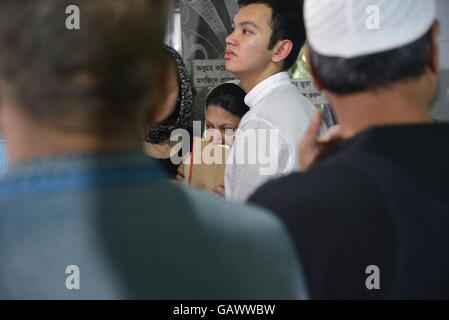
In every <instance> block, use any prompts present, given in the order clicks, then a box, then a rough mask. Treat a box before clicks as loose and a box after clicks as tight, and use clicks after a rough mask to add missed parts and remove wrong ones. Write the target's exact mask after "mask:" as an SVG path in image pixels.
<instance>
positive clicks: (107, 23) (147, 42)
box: [0, 0, 167, 136]
mask: <svg viewBox="0 0 449 320" xmlns="http://www.w3.org/2000/svg"><path fill="white" fill-rule="evenodd" d="M69 5H77V6H78V7H79V8H80V11H81V28H80V30H68V29H66V27H65V26H66V19H67V18H68V15H67V14H66V7H67V6H69ZM166 9H167V8H166V4H165V3H164V2H163V1H156V0H95V1H91V0H73V1H72V0H71V1H65V0H39V1H35V0H21V1H15V0H2V1H0V92H2V98H3V99H2V101H1V103H0V110H2V111H3V109H5V108H15V109H17V110H20V112H21V114H24V115H26V116H27V117H29V118H30V119H33V121H35V122H39V123H42V124H45V126H51V127H53V128H55V129H56V130H69V131H71V132H82V133H85V134H92V135H95V136H99V135H104V136H111V135H118V134H121V133H122V132H125V131H126V130H128V129H129V128H135V127H137V126H141V127H142V129H143V118H144V117H143V114H144V113H145V112H147V111H148V104H149V100H150V95H151V93H152V89H153V87H154V82H155V81H154V80H155V77H156V74H157V72H158V70H159V64H160V60H161V57H162V52H163V48H162V46H161V45H159V44H160V43H162V41H163V36H164V32H165V25H166V13H167V10H166ZM5 97H7V98H5ZM139 118H140V119H139Z"/></svg>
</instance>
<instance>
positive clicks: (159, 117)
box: [144, 45, 193, 144]
mask: <svg viewBox="0 0 449 320" xmlns="http://www.w3.org/2000/svg"><path fill="white" fill-rule="evenodd" d="M165 52H166V56H165V60H164V63H163V65H162V68H161V71H160V74H159V78H158V79H159V80H158V84H157V88H156V91H157V94H155V95H153V100H152V102H151V111H150V114H149V116H148V121H147V128H146V130H145V135H144V140H145V141H146V142H150V143H156V144H158V143H162V142H165V141H167V140H169V139H170V135H171V133H172V131H173V130H176V129H188V128H189V126H191V116H192V105H193V98H192V95H193V88H192V85H191V83H190V78H189V75H188V73H187V69H186V66H185V64H184V61H183V59H182V57H181V55H180V54H179V53H178V52H177V51H176V50H175V49H173V48H171V47H169V46H167V45H165Z"/></svg>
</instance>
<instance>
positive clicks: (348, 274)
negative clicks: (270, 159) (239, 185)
mask: <svg viewBox="0 0 449 320" xmlns="http://www.w3.org/2000/svg"><path fill="white" fill-rule="evenodd" d="M376 13H377V16H376ZM435 13H436V5H435V2H434V1H420V0H394V1H385V0H378V1H373V0H348V1H343V0H321V1H312V0H307V1H306V2H305V9H304V14H305V23H306V28H307V36H308V41H309V45H310V50H309V54H308V61H309V64H310V68H311V70H312V72H313V76H314V78H315V81H316V83H317V85H318V86H319V87H320V89H321V90H323V91H324V93H325V94H326V96H327V98H328V99H329V102H330V104H331V106H332V108H333V110H334V111H335V113H336V116H337V119H338V122H339V123H340V125H341V126H340V128H334V129H332V131H330V132H329V134H328V135H327V136H325V137H322V138H320V139H319V138H317V136H318V128H319V126H320V119H319V115H318V114H317V116H316V118H315V120H314V122H313V123H312V125H311V127H310V128H309V130H308V132H307V134H306V135H305V138H304V140H303V141H302V143H301V152H300V154H301V167H302V170H303V172H302V173H295V174H292V175H289V176H287V177H284V178H282V179H279V180H277V181H274V182H271V183H268V184H266V185H264V186H263V187H261V188H260V189H259V190H258V191H257V192H256V193H255V194H254V195H252V197H251V198H250V201H252V202H254V203H258V204H260V205H262V206H265V207H267V208H270V209H272V210H273V211H275V212H276V213H277V214H278V215H279V217H281V218H282V220H283V221H284V222H285V223H286V225H287V226H288V228H289V229H290V231H291V233H292V234H293V236H294V238H295V242H296V246H297V250H298V253H299V256H300V257H301V258H302V261H303V263H304V269H305V273H306V278H307V283H308V285H309V286H310V290H311V296H312V298H319V299H347V298H353V299H355V298H356V299H365V298H367V299H368V298H373V299H386V298H391V299H420V298H426V299H441V298H446V299H447V298H449V241H448V240H449V237H448V235H449V214H448V213H449V165H448V163H449V124H447V123H441V124H435V123H434V120H433V119H432V117H431V115H430V109H431V105H432V102H433V100H434V98H435V96H436V92H437V88H438V85H437V84H438V73H439V68H440V67H439V57H438V54H439V52H438V46H437V43H438V41H437V37H438V31H439V25H438V23H437V22H436V21H435ZM376 19H380V20H378V21H377V22H376Z"/></svg>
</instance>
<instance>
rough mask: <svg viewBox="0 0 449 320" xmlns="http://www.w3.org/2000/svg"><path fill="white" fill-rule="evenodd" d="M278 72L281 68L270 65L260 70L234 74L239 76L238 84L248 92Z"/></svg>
mask: <svg viewBox="0 0 449 320" xmlns="http://www.w3.org/2000/svg"><path fill="white" fill-rule="evenodd" d="M280 72H282V69H280V68H279V67H278V66H276V65H270V66H269V67H267V68H266V69H265V70H263V71H261V72H248V73H240V74H236V76H237V78H239V80H240V85H241V87H242V88H243V90H245V92H246V93H249V92H250V91H251V90H253V89H254V88H255V87H256V86H257V85H258V84H259V83H261V82H262V81H264V80H265V79H268V78H269V77H271V76H273V75H275V74H277V73H280Z"/></svg>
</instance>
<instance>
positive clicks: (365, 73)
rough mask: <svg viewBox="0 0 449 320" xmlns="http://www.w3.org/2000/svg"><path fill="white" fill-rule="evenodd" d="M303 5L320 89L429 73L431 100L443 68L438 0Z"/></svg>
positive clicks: (338, 90)
mask: <svg viewBox="0 0 449 320" xmlns="http://www.w3.org/2000/svg"><path fill="white" fill-rule="evenodd" d="M373 5H374V6H373ZM304 10H305V22H306V26H307V34H308V37H309V50H308V55H309V64H310V65H311V69H312V72H313V75H314V77H315V79H316V82H317V84H318V86H319V87H320V88H321V89H324V90H327V91H328V92H330V93H333V94H336V95H351V94H355V93H359V92H364V91H371V92H376V91H378V90H382V89H387V90H388V89H391V88H393V87H394V85H395V84H398V83H407V82H410V81H412V82H413V81H414V80H416V79H419V78H422V77H425V78H426V83H427V85H426V86H425V87H426V88H425V90H426V91H427V92H423V95H424V97H423V98H424V99H425V100H426V101H427V102H428V103H429V104H430V102H431V100H432V99H433V97H434V96H435V94H436V90H437V75H438V70H439V65H438V50H437V49H436V41H437V40H436V35H437V29H438V27H437V25H436V24H435V23H434V19H435V3H434V1H426V2H423V1H420V0H397V1H385V0H378V1H372V0H352V1H342V0H336V1H335V0H332V1H330V0H324V1H319V3H318V2H317V1H313V0H306V3H305V9H304ZM317 12H320V14H316V13H317ZM376 14H378V16H376ZM348 17H350V19H348ZM373 19H374V20H373ZM375 19H378V21H377V22H376V20H375ZM336 21H340V23H339V24H338V25H336V24H335V23H336ZM376 25H377V27H376ZM351 44H352V45H351Z"/></svg>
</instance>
